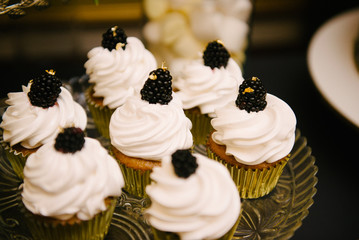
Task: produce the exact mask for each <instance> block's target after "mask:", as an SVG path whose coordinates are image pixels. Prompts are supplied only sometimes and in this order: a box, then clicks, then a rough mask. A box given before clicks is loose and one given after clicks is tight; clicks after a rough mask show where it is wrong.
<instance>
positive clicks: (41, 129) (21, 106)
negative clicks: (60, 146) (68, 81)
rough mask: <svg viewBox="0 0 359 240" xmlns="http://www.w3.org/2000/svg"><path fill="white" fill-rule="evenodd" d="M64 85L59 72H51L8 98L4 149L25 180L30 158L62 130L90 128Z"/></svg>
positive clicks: (3, 126) (18, 173)
mask: <svg viewBox="0 0 359 240" xmlns="http://www.w3.org/2000/svg"><path fill="white" fill-rule="evenodd" d="M61 85H62V83H61V81H60V80H59V78H57V77H56V76H55V71H53V70H49V71H46V72H45V73H44V74H42V75H40V76H38V77H36V78H34V79H33V80H31V81H30V82H29V84H28V85H27V86H22V92H14V93H9V94H8V99H7V100H6V103H7V104H8V105H9V107H8V108H7V109H6V111H5V113H4V114H3V117H2V118H3V121H2V122H1V124H0V127H1V128H2V130H3V135H2V140H1V145H2V147H3V148H4V151H5V153H6V156H7V158H8V160H9V162H10V163H11V165H12V167H13V169H14V171H15V173H16V174H17V175H18V176H19V177H20V178H21V179H23V178H24V174H23V168H24V165H25V161H26V159H27V157H28V156H29V155H30V154H31V153H33V152H35V151H36V150H37V149H38V148H39V147H40V146H42V145H43V144H45V143H48V142H51V141H52V140H53V139H55V138H56V136H57V134H58V132H59V130H60V129H61V128H64V127H69V126H76V127H79V128H81V129H85V128H86V124H87V116H86V112H85V110H84V109H83V108H82V107H81V106H80V104H78V103H76V102H75V101H74V100H73V98H72V96H71V93H70V92H69V91H68V90H67V89H66V88H64V87H62V86H61Z"/></svg>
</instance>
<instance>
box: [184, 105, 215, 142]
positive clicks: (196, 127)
mask: <svg viewBox="0 0 359 240" xmlns="http://www.w3.org/2000/svg"><path fill="white" fill-rule="evenodd" d="M184 113H185V114H186V116H187V117H188V118H189V120H191V122H192V129H191V133H192V135H193V143H194V145H199V144H206V141H207V138H208V134H209V133H210V132H211V131H212V130H213V128H212V125H211V118H210V117H209V116H208V115H207V114H200V113H198V112H193V111H191V110H184Z"/></svg>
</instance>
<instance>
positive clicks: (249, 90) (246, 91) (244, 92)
mask: <svg viewBox="0 0 359 240" xmlns="http://www.w3.org/2000/svg"><path fill="white" fill-rule="evenodd" d="M251 92H254V90H253V88H250V87H247V88H246V89H244V91H243V92H242V93H243V94H246V93H251Z"/></svg>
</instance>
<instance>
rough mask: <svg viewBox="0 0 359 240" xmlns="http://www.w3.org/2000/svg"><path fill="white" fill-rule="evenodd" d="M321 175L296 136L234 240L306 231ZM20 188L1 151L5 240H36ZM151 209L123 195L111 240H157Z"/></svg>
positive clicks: (0, 221) (0, 211)
mask: <svg viewBox="0 0 359 240" xmlns="http://www.w3.org/2000/svg"><path fill="white" fill-rule="evenodd" d="M80 90H81V89H80ZM74 96H79V95H74ZM74 98H75V97H74ZM75 99H76V98H75ZM79 99H83V98H81V97H80V98H79ZM79 102H80V104H84V103H83V102H81V101H79ZM1 103H2V104H1ZM1 105H2V106H1ZM4 107H5V106H4V104H3V101H0V116H1V115H2V113H3V111H4ZM84 107H85V108H86V106H84ZM0 121H1V120H0ZM87 134H88V136H90V137H94V138H97V139H98V140H100V142H101V143H102V145H103V146H104V147H106V148H108V146H109V140H108V139H105V138H103V137H101V136H100V135H99V134H98V132H97V130H96V129H95V125H94V122H93V119H92V118H91V116H90V115H89V119H88V126H87ZM0 135H2V132H1V130H0ZM195 151H196V152H198V153H201V154H204V155H205V154H206V151H205V148H204V146H203V145H198V146H196V147H195ZM317 171H318V168H317V166H316V165H315V158H314V157H313V156H312V152H311V148H310V147H309V146H307V140H306V138H305V137H304V136H301V133H300V131H299V130H297V131H296V141H295V144H294V147H293V150H292V152H291V158H290V160H289V161H288V164H287V165H286V167H285V168H284V170H283V173H282V175H281V177H280V179H279V181H278V184H277V186H276V187H275V188H274V190H273V191H272V192H271V193H269V194H268V195H267V196H264V197H262V198H259V199H245V200H242V202H243V205H242V207H243V211H242V217H241V220H240V223H239V225H238V228H237V230H236V232H235V234H234V237H233V239H276V240H277V239H290V238H291V237H292V236H293V235H294V233H295V231H296V230H297V229H298V228H299V227H300V226H301V225H302V221H303V219H304V218H305V217H306V216H307V215H308V213H309V208H310V206H311V205H312V204H313V202H314V201H313V196H314V195H315V193H316V188H315V186H316V184H317V181H318V179H317V177H316V173H317ZM21 184H22V180H20V179H19V178H18V177H17V175H16V174H15V173H14V171H13V170H12V168H11V165H10V163H9V162H8V160H7V159H6V157H5V154H4V152H3V150H2V149H1V148H0V239H4V240H5V239H17V240H19V239H21V240H27V239H28V240H30V239H32V238H31V236H30V234H29V231H28V230H27V229H26V226H25V224H24V223H23V217H22V215H21V214H20V211H19V209H18V204H19V201H21V195H20V194H21ZM149 204H150V201H149V199H147V198H145V199H139V198H136V197H134V196H131V195H129V194H126V193H123V194H122V195H121V197H120V198H119V201H118V204H117V206H116V209H115V213H114V215H113V219H112V223H111V227H110V229H109V233H108V235H107V236H106V240H120V239H121V240H127V239H128V240H137V239H138V240H147V239H148V240H151V239H153V236H152V232H151V228H150V226H149V224H148V223H147V222H146V220H145V218H144V216H143V211H144V209H146V208H147V207H148V206H149Z"/></svg>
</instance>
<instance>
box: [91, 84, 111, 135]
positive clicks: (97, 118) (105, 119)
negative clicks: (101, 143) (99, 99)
mask: <svg viewBox="0 0 359 240" xmlns="http://www.w3.org/2000/svg"><path fill="white" fill-rule="evenodd" d="M91 92H92V87H90V88H89V89H87V90H86V92H85V97H86V103H87V106H88V108H89V110H90V113H91V115H92V118H93V121H94V123H95V126H96V128H97V130H98V132H99V133H100V134H101V136H103V137H105V138H107V139H110V133H109V126H110V120H111V116H112V113H113V112H114V111H115V109H110V108H109V107H107V106H100V105H98V104H97V103H95V102H94V101H93V100H92V99H91V97H90V94H91Z"/></svg>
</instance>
